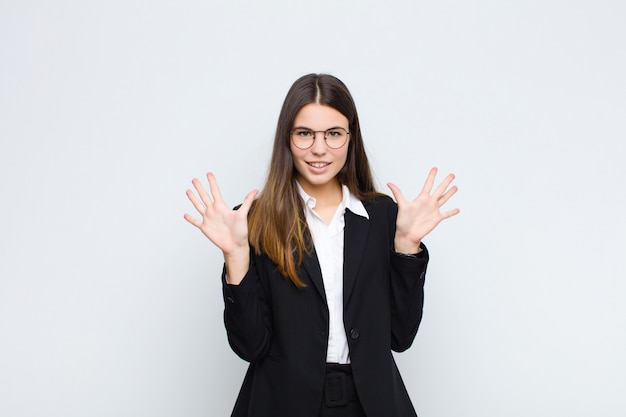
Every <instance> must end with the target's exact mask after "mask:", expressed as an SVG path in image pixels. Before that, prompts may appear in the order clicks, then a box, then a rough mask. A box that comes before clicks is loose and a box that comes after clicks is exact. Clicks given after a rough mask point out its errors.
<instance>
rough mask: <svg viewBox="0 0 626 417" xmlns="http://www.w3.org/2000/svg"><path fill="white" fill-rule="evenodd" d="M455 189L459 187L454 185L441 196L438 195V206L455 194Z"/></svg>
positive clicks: (457, 189)
mask: <svg viewBox="0 0 626 417" xmlns="http://www.w3.org/2000/svg"><path fill="white" fill-rule="evenodd" d="M457 191H459V187H457V186H454V187H452V188H450V189H449V190H448V191H446V192H445V193H444V194H443V195H442V196H440V197H439V199H438V200H437V201H438V202H439V207H441V206H443V205H444V204H446V201H448V200H449V199H450V197H452V196H453V195H454V194H456V192H457Z"/></svg>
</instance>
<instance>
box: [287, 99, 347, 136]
mask: <svg viewBox="0 0 626 417" xmlns="http://www.w3.org/2000/svg"><path fill="white" fill-rule="evenodd" d="M293 125H294V127H295V126H297V127H308V128H310V129H314V130H326V129H328V128H329V127H343V128H346V129H347V128H348V119H347V118H346V116H344V115H343V114H341V113H340V112H339V111H338V110H336V109H334V108H332V107H330V106H326V105H323V104H317V103H309V104H307V105H306V106H304V107H302V108H301V109H300V111H298V113H297V114H296V118H295V119H294V123H293Z"/></svg>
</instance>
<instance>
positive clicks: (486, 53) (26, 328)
mask: <svg viewBox="0 0 626 417" xmlns="http://www.w3.org/2000/svg"><path fill="white" fill-rule="evenodd" d="M384 3H385V4H383V2H375V3H371V2H369V1H357V0H352V1H317V2H311V1H306V2H303V1H286V0H285V1H277V0H275V1H270V2H241V1H238V2H235V1H231V2H220V3H217V2H211V1H190V0H187V1H183V0H179V1H165V0H159V1H138V0H124V1H121V0H114V1H100V2H95V1H78V0H76V1H72V0H65V1H63V0H59V1H54V2H46V1H37V0H32V1H9V0H2V1H1V2H0V141H1V142H0V143H1V147H0V196H1V197H0V198H1V203H0V415H1V416H7V417H35V416H46V417H49V416H62V417H75V416H76V417H78V416H81V417H82V416H89V417H98V416H106V417H110V416H120V417H122V416H129V417H136V416H150V417H160V416H186V417H193V416H225V415H229V413H230V410H231V408H232V405H233V403H234V400H235V397H236V395H237V392H238V389H239V385H240V383H241V381H242V378H243V374H244V371H245V367H246V364H245V363H244V362H242V361H241V360H239V359H238V358H237V357H236V356H235V355H234V354H233V353H232V352H231V351H230V349H229V347H228V345H227V342H226V337H225V332H224V329H223V325H222V302H221V293H220V284H219V273H220V270H221V255H220V253H219V252H218V250H217V249H215V248H214V247H212V246H211V245H210V244H209V242H208V241H207V240H206V239H205V238H204V237H203V236H202V235H201V234H200V233H199V232H198V231H197V230H195V229H194V228H193V227H191V226H189V225H188V224H187V223H186V222H185V221H184V220H183V218H182V215H183V213H185V212H191V211H192V210H193V208H192V206H191V204H190V203H189V202H188V201H187V199H186V197H185V195H184V192H185V189H187V188H188V187H189V186H190V180H191V178H192V177H194V176H202V175H203V174H204V173H205V172H206V171H208V170H212V171H214V172H215V173H216V175H217V178H218V181H219V182H220V184H221V186H222V190H223V194H224V196H225V198H226V201H227V202H228V203H229V204H231V205H235V204H236V203H238V202H240V201H241V199H242V198H243V196H244V195H245V193H246V192H247V191H249V190H250V189H252V188H258V187H261V186H262V184H263V179H264V175H265V172H266V171H265V169H266V166H267V163H268V161H269V154H270V145H271V142H272V135H273V130H274V128H275V124H276V120H277V117H278V112H279V110H280V105H281V103H282V100H283V98H284V95H285V93H286V92H287V89H288V88H289V86H290V85H291V83H292V82H293V81H294V80H295V79H296V78H298V77H299V76H300V75H303V74H305V73H309V72H330V73H332V74H334V75H337V76H338V77H339V78H341V79H342V80H344V81H345V82H346V84H347V85H348V86H349V87H350V89H351V91H352V92H353V95H354V97H355V99H356V101H357V105H358V107H359V110H360V116H361V120H362V124H363V130H364V134H365V140H366V144H367V147H368V151H369V154H370V156H371V161H372V164H373V168H374V170H375V175H376V178H377V181H378V183H379V185H380V187H381V188H384V184H385V183H386V182H388V181H394V182H396V183H397V184H398V185H399V186H400V187H401V188H402V189H403V190H404V192H405V193H406V194H412V195H415V194H416V193H417V192H418V191H419V189H420V188H421V185H422V183H423V180H424V178H425V176H426V174H427V172H428V169H429V168H430V167H431V166H438V167H440V169H441V170H442V171H445V173H447V172H454V173H456V174H457V176H458V180H457V184H458V185H459V187H460V192H459V193H458V195H457V196H456V197H455V198H454V200H456V201H454V203H451V204H450V208H452V207H453V206H454V207H455V206H459V207H461V209H462V213H461V215H460V216H458V217H456V218H454V219H451V220H449V221H447V222H446V223H444V224H442V225H441V226H440V227H439V228H438V229H437V230H436V231H435V232H434V233H433V234H432V236H429V238H428V239H427V241H426V243H427V244H428V245H429V248H430V251H431V255H432V259H431V265H430V269H429V274H428V278H427V285H426V291H427V296H426V297H427V298H426V306H425V316H424V321H423V324H422V327H421V329H420V332H419V333H418V337H417V339H416V341H415V344H414V346H413V347H412V349H410V350H409V351H408V352H406V353H403V354H400V355H396V357H397V360H398V363H399V366H400V369H401V371H402V373H403V376H404V379H405V382H406V384H407V387H408V389H409V391H410V393H411V396H412V399H413V401H414V403H415V405H416V408H417V411H418V413H419V414H420V416H428V417H450V416H476V417H491V416H493V417H496V416H498V417H499V416H507V417H515V416H524V417H527V416H533V417H538V416H539V417H540V416H569V417H571V416H585V417H587V416H604V417H610V416H620V417H623V416H624V415H626V395H624V393H625V392H626V359H625V357H626V355H625V354H624V351H626V303H625V300H626V268H624V251H625V249H626V244H625V243H626V242H625V239H624V235H625V234H626V222H625V220H624V219H625V216H624V207H625V206H626V197H625V195H626V193H625V192H624V180H626V168H625V166H624V165H625V164H624V159H625V156H626V145H625V144H624V143H625V140H626V135H625V131H626V129H625V119H626V117H625V116H626V81H625V79H626V77H625V75H624V74H626V45H625V43H626V3H624V2H623V1H621V0H613V1H610V0H594V1H591V0H589V1H582V0H580V1H575V0H571V1H564V0H563V1H558V0H547V1H521V0H509V1H500V0H478V1H473V2H467V1H458V0H457V1H454V0H438V1H434V0H432V1H388V2H384Z"/></svg>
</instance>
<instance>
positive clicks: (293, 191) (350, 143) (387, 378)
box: [185, 74, 459, 417]
mask: <svg viewBox="0 0 626 417" xmlns="http://www.w3.org/2000/svg"><path fill="white" fill-rule="evenodd" d="M436 173H437V170H436V169H434V168H433V169H432V170H431V171H430V173H429V175H428V178H427V179H426V183H425V185H424V188H423V190H422V192H421V193H420V194H419V195H418V196H417V198H416V199H415V200H413V201H408V200H406V199H405V198H404V196H403V195H402V193H401V191H400V190H399V189H398V187H396V186H395V185H393V184H388V187H389V188H390V189H391V192H392V193H393V195H394V197H395V200H396V201H397V205H396V203H394V202H393V200H391V198H389V197H387V196H384V195H383V194H380V193H378V192H376V190H375V187H374V182H373V180H372V175H371V172H370V168H369V164H368V160H367V156H366V154H365V150H364V146H363V140H362V137H361V131H360V127H359V119H358V116H357V111H356V107H355V105H354V101H353V99H352V97H351V95H350V93H349V91H348V89H347V88H346V86H345V85H344V84H343V83H342V82H341V81H340V80H338V79H337V78H335V77H332V76H330V75H316V74H310V75H306V76H304V77H302V78H300V79H298V80H297V81H296V82H295V83H294V84H293V86H292V87H291V89H290V90H289V92H288V93H287V97H286V98H285V102H284V103H283V107H282V110H281V113H280V117H279V120H278V127H277V130H276V136H275V140H274V148H273V152H272V159H271V163H270V169H269V174H268V178H267V181H266V184H265V186H264V188H263V191H262V193H260V195H259V196H258V198H256V199H255V197H256V195H257V191H256V190H253V191H251V192H250V193H248V194H247V195H246V197H245V198H244V201H243V203H242V204H241V206H240V207H239V208H238V209H237V210H231V209H230V208H229V206H227V205H226V204H225V203H224V201H223V200H222V197H221V195H220V191H219V187H218V185H217V182H216V180H215V177H214V176H213V174H211V173H209V174H207V179H208V182H209V187H210V194H209V193H208V192H207V191H206V190H205V189H204V188H203V186H202V185H201V183H200V182H199V181H198V180H197V179H194V180H193V181H192V183H193V186H194V188H195V190H196V192H197V195H198V196H196V195H195V194H194V193H193V192H192V191H191V190H187V196H188V198H189V199H190V200H191V202H192V204H193V205H194V207H195V208H196V209H197V210H198V212H199V213H200V215H201V216H202V218H201V219H196V218H194V217H192V216H190V215H188V214H185V219H186V220H187V221H188V222H190V223H191V224H192V225H194V226H196V227H198V228H199V229H200V230H201V231H202V233H204V234H205V235H206V236H207V237H208V238H209V239H210V240H211V241H212V242H213V243H214V244H215V245H216V246H217V247H218V248H219V249H221V250H222V252H223V254H224V262H225V267H224V271H223V274H222V282H223V293H224V303H225V311H224V321H225V325H226V330H227V334H228V340H229V343H230V345H231V347H232V349H233V350H234V351H235V352H236V353H237V355H239V356H240V357H241V358H243V359H244V360H246V361H248V362H250V366H249V368H248V372H247V374H246V376H245V379H244V382H243V386H242V388H241V391H240V393H239V396H238V398H237V402H236V404H235V408H234V411H233V414H232V415H233V416H237V417H239V416H241V417H243V416H253V417H263V416H268V417H270V416H271V417H277V416H289V417H317V416H367V417H390V416H397V417H405V416H415V415H416V413H415V410H414V409H413V406H412V404H411V401H410V399H409V397H408V394H407V391H406V389H405V387H404V384H403V382H402V379H401V377H400V374H399V372H398V369H397V367H396V365H395V362H394V360H393V356H392V353H391V351H392V350H394V351H398V352H400V351H404V350H406V349H408V348H409V347H410V345H411V344H412V342H413V339H414V338H415V334H416V333H417V329H418V326H419V324H420V321H421V318H422V305H423V285H424V274H425V272H426V265H427V263H428V252H427V250H426V247H425V246H424V245H423V243H422V239H423V238H424V236H426V235H427V234H428V233H429V232H430V231H431V230H433V228H435V227H436V226H437V224H439V222H440V221H441V220H443V219H446V218H448V217H451V216H453V215H455V214H457V213H458V212H459V210H458V209H454V210H450V211H444V212H442V211H441V207H442V205H443V204H444V203H445V202H446V201H447V200H448V199H449V198H450V197H452V195H453V194H454V193H455V192H456V191H457V188H456V187H455V186H453V187H450V184H451V182H452V180H453V179H454V176H453V175H448V176H447V177H446V178H445V180H444V181H443V182H442V183H441V185H439V186H438V187H437V188H436V189H434V191H433V185H434V181H435V176H436ZM211 195H212V197H211Z"/></svg>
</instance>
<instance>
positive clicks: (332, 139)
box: [324, 127, 348, 149]
mask: <svg viewBox="0 0 626 417" xmlns="http://www.w3.org/2000/svg"><path fill="white" fill-rule="evenodd" d="M324 138H325V139H326V144H327V145H328V147H329V148H333V149H337V148H341V147H342V146H343V145H345V143H346V141H347V140H348V132H346V131H345V130H344V129H343V128H341V127H336V128H333V129H328V130H327V131H326V132H325V133H324Z"/></svg>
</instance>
